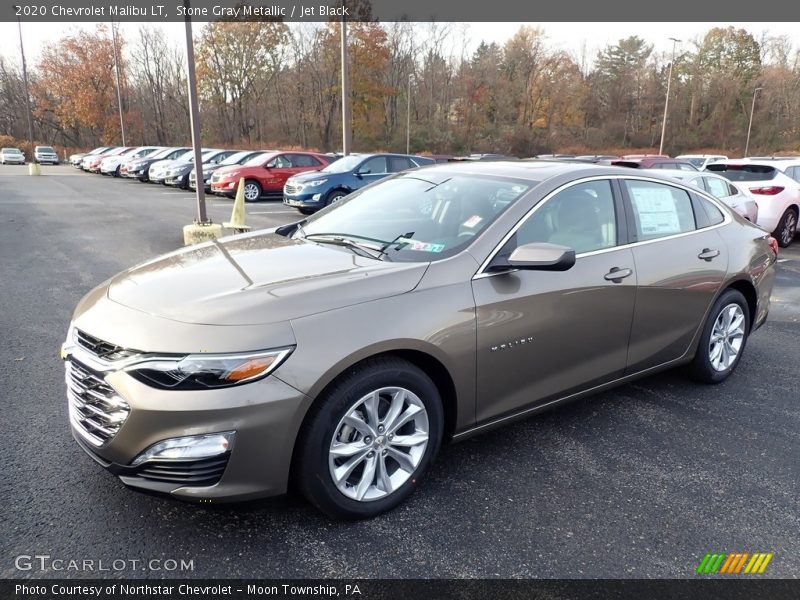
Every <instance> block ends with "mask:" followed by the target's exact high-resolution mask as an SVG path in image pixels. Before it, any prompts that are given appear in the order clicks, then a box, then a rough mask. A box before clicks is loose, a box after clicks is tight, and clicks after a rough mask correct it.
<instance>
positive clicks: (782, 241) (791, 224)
mask: <svg viewBox="0 0 800 600" xmlns="http://www.w3.org/2000/svg"><path fill="white" fill-rule="evenodd" d="M796 233H797V211H796V210H795V209H794V208H787V209H786V212H785V213H783V216H782V217H781V220H780V221H778V226H777V227H776V228H775V231H774V232H773V234H772V235H773V236H774V237H775V238H776V239H777V240H778V245H779V246H780V247H781V248H788V247H789V246H791V245H792V241H794V236H795V234H796Z"/></svg>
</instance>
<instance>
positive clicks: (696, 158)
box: [675, 154, 728, 171]
mask: <svg viewBox="0 0 800 600" xmlns="http://www.w3.org/2000/svg"><path fill="white" fill-rule="evenodd" d="M675 158H680V159H681V160H685V161H686V162H689V163H691V164H693V165H694V166H695V167H697V170H698V171H702V170H703V169H705V168H706V167H707V166H708V165H710V164H711V163H713V162H717V161H720V160H728V157H727V156H724V155H722V154H681V155H680V156H676V157H675Z"/></svg>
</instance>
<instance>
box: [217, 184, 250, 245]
mask: <svg viewBox="0 0 800 600" xmlns="http://www.w3.org/2000/svg"><path fill="white" fill-rule="evenodd" d="M246 216H247V213H246V212H245V209H244V177H242V178H241V179H239V187H238V188H237V189H236V199H235V200H234V201H233V211H232V212H231V220H230V221H228V222H227V223H223V225H225V227H227V228H228V229H233V230H234V231H236V233H244V232H245V231H250V226H249V225H247V224H246V223H245V218H246Z"/></svg>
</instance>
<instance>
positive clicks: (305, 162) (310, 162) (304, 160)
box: [287, 154, 320, 167]
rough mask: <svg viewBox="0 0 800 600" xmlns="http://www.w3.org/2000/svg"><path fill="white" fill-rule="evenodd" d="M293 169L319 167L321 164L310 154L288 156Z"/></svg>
mask: <svg viewBox="0 0 800 600" xmlns="http://www.w3.org/2000/svg"><path fill="white" fill-rule="evenodd" d="M287 157H288V158H289V160H290V161H291V163H292V166H293V167H319V166H320V162H319V161H318V160H317V159H316V158H314V157H313V156H311V155H310V154H287Z"/></svg>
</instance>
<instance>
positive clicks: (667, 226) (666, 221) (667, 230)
mask: <svg viewBox="0 0 800 600" xmlns="http://www.w3.org/2000/svg"><path fill="white" fill-rule="evenodd" d="M625 183H626V185H627V187H628V193H629V195H630V198H631V205H632V207H633V217H634V221H635V223H636V236H637V240H639V241H642V240H653V239H657V238H660V237H665V236H668V235H675V234H676V233H684V232H687V231H693V230H694V229H695V227H696V226H695V220H694V212H693V211H692V201H691V199H690V198H689V194H688V193H686V192H685V191H683V190H679V189H678V188H674V187H672V186H670V185H665V184H663V183H656V182H654V181H637V180H632V179H629V180H626V182H625Z"/></svg>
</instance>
